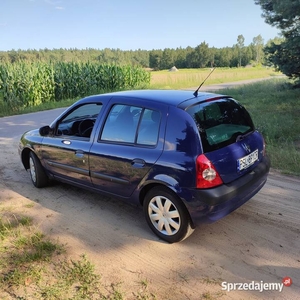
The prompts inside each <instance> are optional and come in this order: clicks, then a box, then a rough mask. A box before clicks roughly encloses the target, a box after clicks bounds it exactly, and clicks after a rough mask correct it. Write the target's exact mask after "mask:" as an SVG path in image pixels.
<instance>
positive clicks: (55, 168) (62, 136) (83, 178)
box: [41, 103, 102, 186]
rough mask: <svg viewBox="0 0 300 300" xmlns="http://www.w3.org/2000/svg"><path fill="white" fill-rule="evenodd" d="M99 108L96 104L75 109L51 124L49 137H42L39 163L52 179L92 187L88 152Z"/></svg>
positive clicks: (88, 104) (100, 106)
mask: <svg viewBox="0 0 300 300" xmlns="http://www.w3.org/2000/svg"><path fill="white" fill-rule="evenodd" d="M101 108H102V105H101V104H99V103H87V104H83V105H80V106H78V107H75V108H74V109H73V110H71V111H70V112H68V113H67V114H66V115H64V116H63V117H62V118H61V119H60V120H59V121H58V122H57V123H56V124H55V128H54V129H53V134H52V135H49V136H46V137H44V139H43V145H42V149H41V150H42V157H43V161H44V164H45V167H46V168H47V169H48V170H49V171H50V172H51V173H52V174H53V175H54V176H55V177H60V178H61V179H64V180H65V181H70V182H75V183H77V184H83V185H90V186H92V182H91V178H90V170H89V150H90V148H91V144H92V137H93V135H94V124H95V123H96V121H97V118H98V114H99V112H100V110H101Z"/></svg>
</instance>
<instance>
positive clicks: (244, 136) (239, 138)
mask: <svg viewBox="0 0 300 300" xmlns="http://www.w3.org/2000/svg"><path fill="white" fill-rule="evenodd" d="M252 132H253V130H251V131H249V132H246V133H244V134H243V133H241V132H237V133H235V134H237V137H236V139H235V141H236V142H239V141H242V140H243V139H244V138H246V137H247V136H248V135H249V134H251V133H252Z"/></svg>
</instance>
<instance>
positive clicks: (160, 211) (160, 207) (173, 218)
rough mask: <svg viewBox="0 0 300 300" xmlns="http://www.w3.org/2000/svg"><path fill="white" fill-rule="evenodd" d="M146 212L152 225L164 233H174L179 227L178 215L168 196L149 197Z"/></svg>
mask: <svg viewBox="0 0 300 300" xmlns="http://www.w3.org/2000/svg"><path fill="white" fill-rule="evenodd" d="M148 214H149V217H150V220H151V222H152V224H153V225H154V227H155V228H156V229H157V230H158V231H159V232H160V233H162V234H164V235H174V234H176V233H177V232H178V230H179V228H180V225H181V224H180V223H181V221H180V215H179V212H178V210H177V208H176V206H175V205H174V204H173V202H172V201H170V200H169V199H168V198H166V197H163V196H156V197H154V198H152V199H151V201H150V203H149V206H148Z"/></svg>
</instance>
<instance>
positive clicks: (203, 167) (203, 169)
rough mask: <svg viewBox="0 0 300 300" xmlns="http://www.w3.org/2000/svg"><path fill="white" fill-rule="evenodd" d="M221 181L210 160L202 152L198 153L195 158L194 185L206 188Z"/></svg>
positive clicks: (219, 183)
mask: <svg viewBox="0 0 300 300" xmlns="http://www.w3.org/2000/svg"><path fill="white" fill-rule="evenodd" d="M222 183H223V181H222V179H221V177H220V175H219V173H218V172H217V170H216V169H215V167H214V165H213V164H212V163H211V161H210V160H209V159H208V158H207V157H206V156H205V155H204V154H201V155H199V156H198V157H197V160H196V187H197V188H198V189H207V188H212V187H215V186H218V185H221V184H222Z"/></svg>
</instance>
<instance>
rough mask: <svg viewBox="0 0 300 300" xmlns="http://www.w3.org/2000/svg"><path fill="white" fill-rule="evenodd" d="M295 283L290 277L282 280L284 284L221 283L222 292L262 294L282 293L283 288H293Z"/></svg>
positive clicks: (261, 282)
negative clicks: (257, 292) (269, 292)
mask: <svg viewBox="0 0 300 300" xmlns="http://www.w3.org/2000/svg"><path fill="white" fill-rule="evenodd" d="M292 283H293V281H292V279H291V278H290V277H284V278H283V279H282V283H278V282H277V283H274V282H273V283H272V282H271V283H270V282H264V281H260V282H255V281H251V282H249V283H246V282H244V283H242V282H234V283H232V282H226V281H223V282H222V283H221V286H222V291H227V292H230V291H259V292H260V293H262V292H263V291H278V292H280V293H281V292H282V289H283V286H287V287H288V286H291V284H292Z"/></svg>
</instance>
